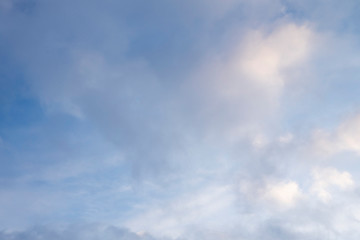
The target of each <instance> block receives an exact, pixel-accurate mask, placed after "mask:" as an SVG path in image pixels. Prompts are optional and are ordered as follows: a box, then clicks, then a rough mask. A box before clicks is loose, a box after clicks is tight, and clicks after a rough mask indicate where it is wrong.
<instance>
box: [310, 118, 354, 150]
mask: <svg viewBox="0 0 360 240" xmlns="http://www.w3.org/2000/svg"><path fill="white" fill-rule="evenodd" d="M359 136H360V115H359V114H356V115H353V116H351V117H348V118H347V119H345V120H344V121H343V122H342V123H341V124H340V125H339V126H338V127H337V128H336V129H335V130H334V131H332V132H331V131H325V130H317V131H315V132H314V136H313V137H314V148H315V150H316V151H317V152H318V153H322V154H325V155H328V156H331V155H333V154H336V153H339V152H343V151H350V152H354V153H356V154H360V144H359V142H360V138H359Z"/></svg>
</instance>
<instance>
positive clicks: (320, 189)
mask: <svg viewBox="0 0 360 240" xmlns="http://www.w3.org/2000/svg"><path fill="white" fill-rule="evenodd" d="M312 175H313V184H312V187H311V191H312V192H313V193H315V195H316V196H317V197H318V198H319V199H320V200H321V201H323V202H324V203H327V202H329V201H330V200H331V199H332V195H331V190H332V189H333V187H335V188H337V189H340V190H342V191H345V190H350V189H352V188H353V187H354V185H355V183H354V181H353V179H352V176H351V174H350V173H349V172H346V171H343V172H340V171H338V170H337V169H335V168H331V167H328V168H316V169H314V170H313V172H312Z"/></svg>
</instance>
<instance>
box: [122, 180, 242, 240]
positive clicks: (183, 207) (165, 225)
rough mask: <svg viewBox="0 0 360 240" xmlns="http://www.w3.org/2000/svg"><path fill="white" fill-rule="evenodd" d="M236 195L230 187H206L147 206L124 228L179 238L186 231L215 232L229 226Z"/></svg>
mask: <svg viewBox="0 0 360 240" xmlns="http://www.w3.org/2000/svg"><path fill="white" fill-rule="evenodd" d="M234 201H235V196H234V194H233V192H232V191H231V188H230V187H229V186H211V185H210V186H206V187H205V188H204V189H199V190H198V191H196V192H191V193H186V194H185V195H181V196H178V197H177V198H175V199H170V200H169V201H161V203H157V204H155V205H154V204H152V205H150V206H146V207H145V209H144V210H143V211H141V213H140V214H139V215H138V216H135V217H134V218H133V219H131V220H129V221H128V222H127V223H126V224H125V225H126V226H128V227H129V228H130V229H132V230H133V231H137V232H138V231H140V232H142V231H145V232H149V233H151V234H153V235H155V236H171V237H174V238H177V237H181V236H182V235H184V234H186V233H188V230H189V229H191V228H193V227H196V226H201V227H205V228H207V227H208V228H211V229H214V230H215V229H217V228H220V229H222V228H224V227H225V228H226V227H227V226H228V225H232V223H230V222H229V221H231V219H232V218H233V217H235V216H236V214H235V215H234V208H233V207H234V206H233V204H234Z"/></svg>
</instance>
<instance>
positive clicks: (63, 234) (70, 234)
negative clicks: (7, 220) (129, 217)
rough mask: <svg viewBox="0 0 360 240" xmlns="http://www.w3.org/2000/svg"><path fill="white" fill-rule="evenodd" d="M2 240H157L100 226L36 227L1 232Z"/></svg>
mask: <svg viewBox="0 0 360 240" xmlns="http://www.w3.org/2000/svg"><path fill="white" fill-rule="evenodd" d="M0 239H1V240H9V239H11V240H20V239H21V240H40V239H54V240H65V239H66V240H83V239H84V240H85V239H86V240H97V239H99V240H100V239H109V240H113V239H114V240H115V239H126V240H155V238H152V237H151V236H150V235H147V234H140V233H133V232H131V231H129V230H128V229H125V228H118V227H114V226H105V225H100V224H83V225H70V226H67V227H58V228H49V227H34V228H32V229H29V230H25V231H12V232H0Z"/></svg>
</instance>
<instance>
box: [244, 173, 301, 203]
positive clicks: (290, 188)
mask: <svg viewBox="0 0 360 240" xmlns="http://www.w3.org/2000/svg"><path fill="white" fill-rule="evenodd" d="M240 190H241V192H242V193H243V194H245V196H246V197H247V199H248V201H250V202H252V201H254V202H258V203H261V204H266V205H267V204H269V206H271V205H272V206H274V207H277V208H278V209H279V210H286V209H289V208H292V207H295V206H296V203H297V201H298V200H300V199H301V197H302V192H301V190H300V188H299V186H298V184H297V183H296V182H294V181H289V180H274V179H266V180H264V181H258V182H256V181H255V182H254V181H243V182H242V183H241V184H240Z"/></svg>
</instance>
